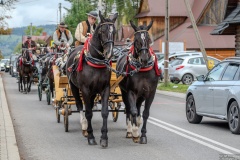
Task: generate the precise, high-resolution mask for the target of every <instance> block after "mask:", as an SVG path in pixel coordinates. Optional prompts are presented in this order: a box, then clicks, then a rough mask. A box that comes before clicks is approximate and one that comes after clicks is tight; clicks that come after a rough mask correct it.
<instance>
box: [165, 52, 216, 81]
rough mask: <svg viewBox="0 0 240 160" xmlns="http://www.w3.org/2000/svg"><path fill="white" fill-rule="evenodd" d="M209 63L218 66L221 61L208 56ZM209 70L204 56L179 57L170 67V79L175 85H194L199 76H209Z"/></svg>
mask: <svg viewBox="0 0 240 160" xmlns="http://www.w3.org/2000/svg"><path fill="white" fill-rule="evenodd" d="M208 60H210V61H209V62H211V64H213V66H214V65H216V64H218V63H219V62H220V60H218V59H216V58H214V57H210V56H208ZM207 72H208V70H207V67H206V64H205V60H204V59H203V56H188V57H178V58H176V59H175V60H173V61H172V63H171V64H170V65H169V78H170V81H171V82H173V83H179V82H180V81H182V83H183V84H188V85H189V84H192V82H193V81H194V80H195V79H196V77H197V76H199V75H205V74H207Z"/></svg>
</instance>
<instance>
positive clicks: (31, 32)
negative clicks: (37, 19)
mask: <svg viewBox="0 0 240 160" xmlns="http://www.w3.org/2000/svg"><path fill="white" fill-rule="evenodd" d="M30 36H32V23H30Z"/></svg>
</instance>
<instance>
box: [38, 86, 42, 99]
mask: <svg viewBox="0 0 240 160" xmlns="http://www.w3.org/2000/svg"><path fill="white" fill-rule="evenodd" d="M38 98H39V101H41V100H42V84H41V83H39V84H38Z"/></svg>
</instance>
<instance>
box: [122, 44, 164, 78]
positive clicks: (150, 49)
mask: <svg viewBox="0 0 240 160" xmlns="http://www.w3.org/2000/svg"><path fill="white" fill-rule="evenodd" d="M133 53H134V45H132V47H131V48H130V50H129V52H128V54H132V55H133ZM149 53H150V55H151V56H152V55H153V56H154V57H155V62H154V65H153V66H150V67H147V68H140V70H139V72H147V71H150V70H151V69H153V67H154V70H155V72H156V75H158V76H160V73H159V70H158V63H157V57H156V54H155V53H154V52H153V49H152V48H151V47H150V48H149ZM127 62H129V58H128V56H127ZM130 67H131V69H133V70H134V69H136V68H135V67H134V66H132V65H130ZM126 72H127V73H128V65H127V67H126Z"/></svg>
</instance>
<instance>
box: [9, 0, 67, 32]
mask: <svg viewBox="0 0 240 160" xmlns="http://www.w3.org/2000/svg"><path fill="white" fill-rule="evenodd" d="M59 3H62V7H67V8H70V7H71V4H70V3H68V2H66V1H64V0H36V1H29V0H21V1H20V2H19V3H17V4H16V5H15V9H13V10H12V11H11V13H10V15H11V16H12V18H11V19H9V20H7V23H8V25H9V27H10V28H12V27H22V26H28V25H30V23H32V25H34V26H38V25H45V24H57V23H59V19H60V17H59ZM65 13H66V11H65V9H63V8H62V15H63V14H65Z"/></svg>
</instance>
